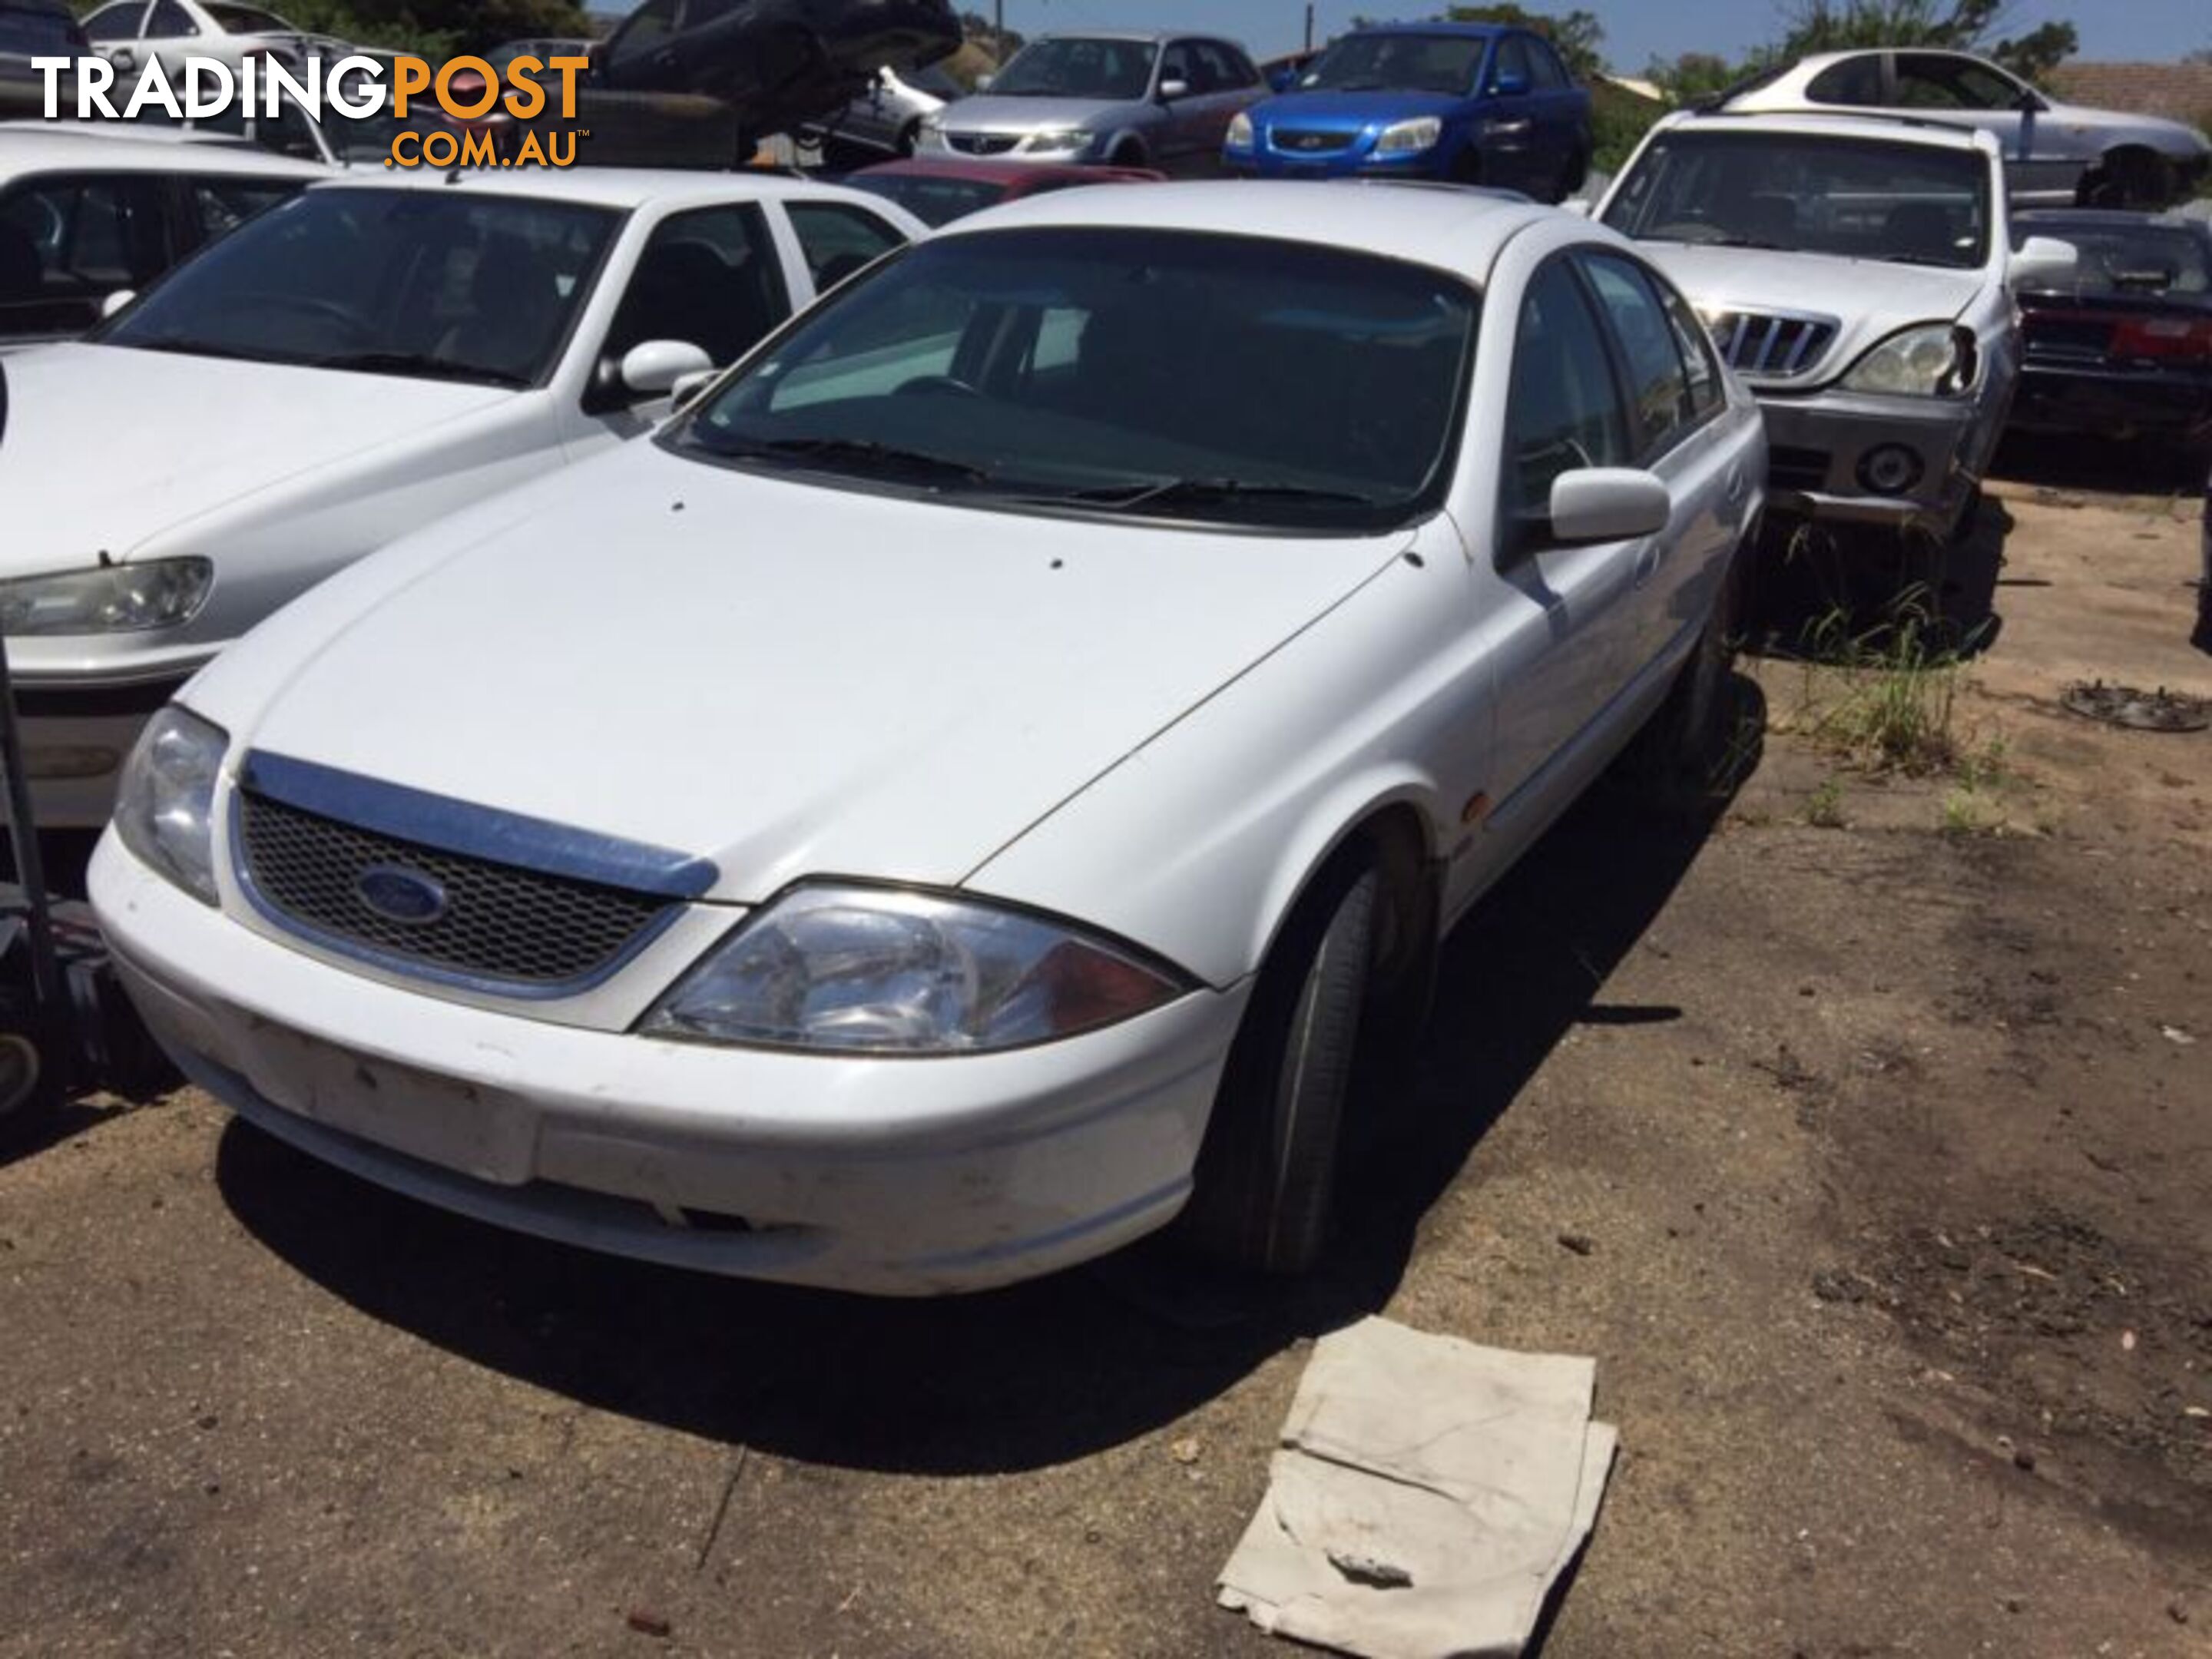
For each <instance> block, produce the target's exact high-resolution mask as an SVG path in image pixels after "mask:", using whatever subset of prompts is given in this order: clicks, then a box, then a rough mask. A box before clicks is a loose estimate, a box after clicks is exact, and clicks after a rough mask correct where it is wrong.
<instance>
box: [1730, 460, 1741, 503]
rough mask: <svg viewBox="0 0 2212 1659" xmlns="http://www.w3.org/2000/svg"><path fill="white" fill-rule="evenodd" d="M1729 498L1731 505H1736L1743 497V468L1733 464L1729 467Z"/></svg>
mask: <svg viewBox="0 0 2212 1659" xmlns="http://www.w3.org/2000/svg"><path fill="white" fill-rule="evenodd" d="M1728 499H1729V506H1730V507H1734V506H1735V504H1736V503H1737V502H1738V501H1741V500H1742V499H1743V469H1742V468H1741V467H1740V466H1732V467H1730V468H1729V475H1728Z"/></svg>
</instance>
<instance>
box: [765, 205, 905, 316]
mask: <svg viewBox="0 0 2212 1659" xmlns="http://www.w3.org/2000/svg"><path fill="white" fill-rule="evenodd" d="M787 211H788V212H789V213H790V215H791V228H792V229H793V231H795V232H797V233H798V235H799V251H800V252H802V253H804V254H805V256H806V269H807V271H808V273H809V274H810V275H811V276H812V277H813V278H814V291H815V292H816V293H817V294H823V293H826V292H828V291H829V289H833V288H835V287H836V286H837V284H838V283H842V282H843V281H844V280H845V279H846V278H847V277H848V276H852V275H853V274H854V272H855V271H858V270H864V269H866V267H867V266H869V265H872V264H874V263H875V262H876V261H877V260H878V258H881V257H882V256H883V255H884V254H886V253H888V252H890V251H891V250H892V249H893V248H895V247H902V246H905V244H906V238H905V237H903V236H902V235H900V234H898V232H897V231H896V230H894V229H893V228H891V227H890V224H889V223H887V222H885V221H884V220H881V219H878V217H877V216H875V215H874V214H872V213H870V212H869V211H868V210H866V208H857V207H854V206H853V205H851V204H849V203H846V202H793V203H792V204H790V206H789V208H788V209H787Z"/></svg>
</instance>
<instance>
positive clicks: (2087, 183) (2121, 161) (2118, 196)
mask: <svg viewBox="0 0 2212 1659" xmlns="http://www.w3.org/2000/svg"><path fill="white" fill-rule="evenodd" d="M2174 193H2175V192H2174V189H2173V179H2172V173H2171V169H2169V168H2168V167H2167V166H2166V158H2165V157H2164V156H2162V155H2157V154H2156V153H2154V151H2151V150H2147V149H2123V150H2116V151H2114V152H2113V153H2112V155H2107V156H2106V158H2105V159H2104V161H2103V162H2102V163H2101V164H2100V166H2099V167H2097V168H2096V169H2095V170H2094V171H2093V172H2092V173H2090V174H2089V176H2088V177H2087V179H2084V180H2083V181H2082V185H2081V190H2080V191H2079V192H2077V194H2078V197H2079V198H2080V200H2081V203H2082V204H2083V205H2084V206H2087V207H2102V208H2143V209H2150V208H2162V207H2164V206H2166V204H2168V203H2170V202H2171V201H2172V199H2173V197H2174Z"/></svg>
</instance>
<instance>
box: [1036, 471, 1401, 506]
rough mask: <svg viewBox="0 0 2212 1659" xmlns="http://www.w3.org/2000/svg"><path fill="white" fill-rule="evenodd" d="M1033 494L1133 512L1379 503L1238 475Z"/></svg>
mask: <svg viewBox="0 0 2212 1659" xmlns="http://www.w3.org/2000/svg"><path fill="white" fill-rule="evenodd" d="M1034 499H1036V500H1040V501H1065V502H1069V503H1073V504H1076V505H1080V506H1084V507H1098V508H1101V509H1103V511H1106V512H1109V513H1128V512H1133V511H1134V510H1135V509H1136V508H1138V507H1163V506H1184V507H1200V506H1205V505H1206V504H1207V503H1209V502H1222V501H1309V502H1311V503H1313V504H1315V505H1316V506H1322V507H1379V506H1381V505H1382V502H1381V501H1378V500H1377V499H1376V497H1374V496H1372V495H1361V494H1359V493H1358V491H1357V490H1351V489H1322V488H1320V487H1318V486H1316V485H1312V484H1301V483H1284V482H1270V481H1268V480H1266V479H1249V480H1248V479H1243V478H1156V479H1153V480H1152V481H1150V482H1138V483H1130V484H1126V485H1113V486H1109V487H1106V488H1104V489H1069V490H1063V491H1060V492H1058V493H1056V494H1053V495H1039V496H1036V497H1035V498H1034Z"/></svg>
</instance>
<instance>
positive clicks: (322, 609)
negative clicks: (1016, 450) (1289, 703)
mask: <svg viewBox="0 0 2212 1659" xmlns="http://www.w3.org/2000/svg"><path fill="white" fill-rule="evenodd" d="M483 522H484V518H483V513H479V514H478V515H477V519H476V520H471V522H470V523H469V525H468V526H467V527H466V529H465V531H463V532H457V533H459V534H461V535H463V536H464V538H467V539H473V540H474V544H473V545H471V546H469V547H468V548H467V550H465V551H457V552H455V553H454V554H453V556H450V557H446V558H443V559H442V560H441V559H439V558H437V557H435V556H425V554H424V551H423V549H422V543H423V541H424V540H425V538H414V540H413V541H411V542H410V543H403V544H399V545H398V546H397V547H395V548H394V549H392V550H390V551H388V552H386V554H383V555H380V556H377V557H376V558H374V559H372V560H370V561H368V563H367V564H365V565H363V566H361V567H356V570H355V571H354V572H352V573H349V576H348V577H346V578H341V580H346V581H350V582H351V584H352V586H351V588H350V589H349V592H350V593H351V594H353V595H358V596H361V598H360V599H349V604H348V608H347V609H346V610H344V611H340V610H339V609H338V608H337V606H335V605H332V604H325V605H321V606H319V607H318V606H315V605H313V601H312V600H311V601H310V605H309V606H308V607H307V609H306V611H305V612H304V613H303V615H302V616H301V617H280V618H278V619H277V621H276V623H274V624H272V625H271V627H270V628H268V629H264V630H263V633H262V634H261V635H257V636H256V637H255V638H253V639H252V640H249V641H246V643H245V644H244V645H243V646H242V647H238V648H235V649H234V650H233V651H232V652H230V653H228V654H227V655H226V656H225V657H224V658H223V659H221V660H220V661H219V662H218V663H217V664H216V666H215V668H214V669H213V670H212V671H210V674H209V675H208V676H207V677H205V678H204V679H203V681H202V682H201V683H200V684H198V685H196V686H195V687H194V688H193V690H191V692H190V693H188V694H187V699H186V700H187V701H188V702H191V703H193V704H194V706H196V707H198V708H200V709H201V712H202V713H204V714H207V715H208V716H209V717H210V718H211V719H214V720H218V721H220V722H222V723H224V724H225V725H227V726H228V727H229V728H230V730H231V731H232V732H233V735H234V738H240V739H242V740H243V741H244V742H245V743H246V744H249V745H251V746H252V747H253V748H255V749H257V750H261V751H264V752H270V753H276V754H281V755H284V756H288V757H293V758H296V759H301V760H307V761H311V762H314V763H319V764H321V765H324V766H327V767H334V768H337V769H341V770H343V771H347V772H351V773H355V774H357V775H362V776H365V777H368V778H370V779H374V780H378V781H384V782H388V783H393V784H398V785H400V786H403V787H406V788H409V789H412V790H417V791H423V792H428V793H431V794H434V795H440V796H444V797H447V798H449V799H458V800H461V801H465V802H470V803H473V804H476V805H482V806H485V807H489V808H492V809H495V811H503V812H507V813H513V814H519V815H521V816H524V817H532V818H536V819H540V820H546V821H550V822H552V823H560V824H563V825H568V826H572V827H574V828H577V829H586V830H589V831H592V832H595V833H597V834H599V835H603V836H614V837H617V838H620V839H623V840H627V841H631V842H644V843H647V844H650V845H653V846H655V847H659V848H667V849H670V850H672V851H678V852H681V853H683V854H686V855H688V856H691V857H703V858H711V859H713V860H714V861H715V862H716V864H717V865H718V866H719V867H720V881H719V883H718V884H717V885H716V886H715V888H714V896H717V897H719V898H722V899H726V900H732V901H755V900H759V899H762V898H764V897H766V896H769V895H770V894H771V893H773V892H774V891H775V890H777V889H778V888H779V887H781V886H782V885H783V884H787V883H788V882H789V881H791V880H793V879H795V878H799V877H800V876H804V875H809V874H823V873H829V874H842V875H852V876H866V877H872V878H884V879H893V880H906V881H914V882H921V883H932V884H952V883H957V881H959V880H960V879H961V878H963V877H964V876H965V875H966V874H967V873H968V872H969V871H971V870H973V869H974V868H975V866H977V865H979V864H980V863H981V862H982V861H983V860H986V859H987V857H989V856H990V854H993V853H994V851H996V850H997V849H999V848H1000V847H1002V846H1004V845H1005V844H1006V843H1007V842H1009V841H1011V840H1012V839H1014V838H1015V837H1017V836H1019V835H1020V834H1021V833H1022V832H1023V831H1024V829H1026V828H1027V827H1028V826H1030V824H1032V823H1035V822H1036V820H1037V819H1039V818H1040V817H1042V816H1044V815H1045V814H1047V813H1048V812H1049V811H1051V810H1052V809H1053V808H1054V806H1056V805H1059V804H1060V802H1062V801H1063V800H1065V799H1067V798H1068V797H1069V796H1070V795H1072V794H1073V793H1075V792H1077V791H1079V790H1080V789H1081V788H1082V787H1084V786H1085V784H1086V783H1087V782H1089V781H1091V779H1092V778H1094V777H1096V776H1097V775H1098V774H1099V773H1101V772H1102V771H1103V770H1105V769H1107V768H1109V767H1110V766H1112V765H1113V764H1115V763H1116V762H1117V761H1120V760H1121V759H1122V758H1123V757H1126V756H1127V755H1128V754H1129V753H1130V752H1131V751H1132V750H1134V749H1136V748H1137V747H1138V746H1139V745H1140V744H1143V743H1144V741H1145V740H1146V738H1148V737H1150V736H1152V734H1153V733H1155V732H1158V731H1160V730H1161V729H1163V728H1164V727H1165V726H1168V725H1170V724H1171V723H1172V722H1174V721H1175V720H1177V719H1178V718H1180V717H1182V716H1183V715H1184V714H1188V712H1189V711H1190V710H1191V709H1193V708H1194V707H1196V706H1197V705H1199V704H1200V703H1201V702H1204V701H1205V700H1206V698H1207V697H1208V696H1210V695H1211V694H1212V693H1213V692H1215V691H1216V690H1218V689H1219V688H1220V687H1222V686H1223V685H1225V684H1227V683H1228V682H1230V681H1231V680H1232V679H1234V678H1236V677H1237V675H1238V674H1240V673H1241V672H1243V671H1244V670H1246V669H1247V668H1249V666H1250V665H1252V664H1254V663H1255V662H1256V661H1257V660H1259V659H1261V658H1263V657H1265V656H1266V655H1267V653H1269V652H1271V651H1272V650H1273V649H1274V648H1276V647H1278V646H1279V645H1280V644H1281V643H1283V642H1284V641H1285V640H1286V639H1288V638H1290V637H1291V636H1292V635H1295V634H1297V632H1298V631H1299V630H1301V629H1304V628H1305V627H1306V626H1308V625H1309V624H1310V623H1313V622H1314V621H1315V619H1316V617H1321V616H1322V615H1323V614H1324V613H1326V612H1327V611H1328V610H1329V609H1330V608H1331V607H1332V606H1334V605H1336V604H1337V603H1339V602H1340V600H1342V599H1344V598H1345V597H1346V595H1348V594H1349V593H1351V592H1353V591H1354V590H1356V589H1357V588H1358V586H1360V585H1361V584H1362V583H1363V582H1364V581H1365V580H1368V579H1369V578H1370V577H1371V576H1372V575H1373V574H1375V573H1376V571H1378V570H1380V569H1383V568H1386V567H1387V566H1388V564H1389V562H1390V561H1391V560H1392V559H1394V558H1395V556H1397V554H1398V553H1399V551H1400V550H1402V549H1403V547H1404V546H1405V545H1406V544H1407V541H1408V539H1409V538H1408V535H1407V533H1405V532H1399V533H1396V534H1393V535H1389V536H1382V537H1366V538H1357V539H1352V540H1337V539H1333V538H1304V537H1295V536H1279V535H1261V534H1243V533H1237V532H1224V531H1216V530H1207V529H1182V528H1162V527H1158V526H1139V525H1135V524H1130V523H1100V522H1093V521H1087V520H1059V519H1046V518H1039V517H1035V516H1030V515H1025V514H1021V513H1010V512H998V511H990V510H987V509H983V508H980V507H977V508H971V507H958V506H953V505H945V504H938V503H930V502H917V501H912V500H910V499H905V498H901V497H896V496H890V495H878V494H873V493H869V492H865V491H856V490H850V489H837V488H831V487H822V486H813V485H808V484H805V483H798V482H794V481H791V480H787V479H782V478H772V477H759V476H755V475H750V474H747V473H744V472H741V471H732V470H728V469H724V468H720V467H713V466H708V465H698V464H696V463H693V462H690V461H686V460H684V459H678V458H677V457H675V456H672V455H670V454H667V453H665V452H662V451H660V450H659V449H657V448H654V447H651V446H638V447H635V448H633V449H630V450H626V451H624V452H622V453H618V454H617V455H615V456H612V457H609V458H607V459H603V460H601V461H599V462H595V463H593V464H592V465H586V466H583V467H579V468H574V469H571V470H570V471H568V472H567V473H565V474H563V475H562V477H560V478H559V479H557V480H556V481H554V482H553V483H550V484H549V485H548V486H547V489H546V491H545V495H544V503H543V505H542V507H539V508H538V510H537V511H535V512H534V513H532V514H531V515H530V516H528V517H526V518H521V519H519V520H513V521H511V522H508V523H507V524H506V525H504V526H501V527H498V528H495V529H494V530H492V531H491V532H489V534H484V533H483ZM436 534H437V532H430V537H429V538H428V539H430V540H435V538H436ZM386 561H390V562H392V567H391V568H392V572H393V575H392V584H393V585H392V587H391V588H390V590H389V591H386V592H382V593H381V594H380V595H378V596H376V597H374V598H369V597H368V592H369V591H370V590H371V589H373V588H374V586H376V582H377V578H376V574H375V569H376V567H377V566H379V565H380V564H382V563H385V562H386Z"/></svg>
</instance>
